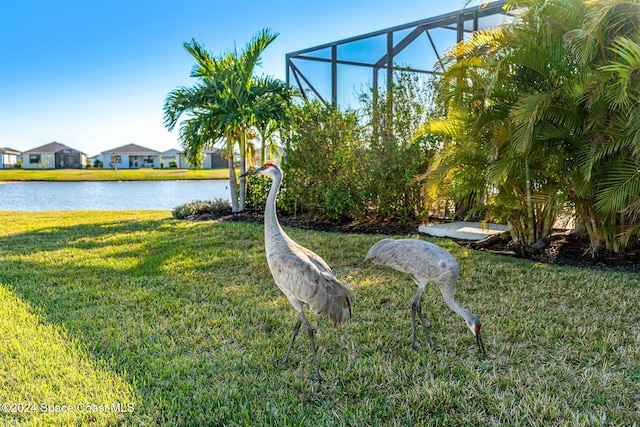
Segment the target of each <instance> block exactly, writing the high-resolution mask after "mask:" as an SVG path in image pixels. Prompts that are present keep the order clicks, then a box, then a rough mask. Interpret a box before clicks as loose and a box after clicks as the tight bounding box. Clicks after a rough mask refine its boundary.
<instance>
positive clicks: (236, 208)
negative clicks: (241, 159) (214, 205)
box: [227, 132, 241, 212]
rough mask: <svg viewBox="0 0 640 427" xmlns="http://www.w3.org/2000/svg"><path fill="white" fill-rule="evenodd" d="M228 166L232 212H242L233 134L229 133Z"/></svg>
mask: <svg viewBox="0 0 640 427" xmlns="http://www.w3.org/2000/svg"><path fill="white" fill-rule="evenodd" d="M227 150H228V151H227V164H228V165H229V190H230V191H231V212H240V210H241V209H240V205H239V203H238V180H237V179H236V167H235V164H234V158H233V133H232V132H228V133H227Z"/></svg>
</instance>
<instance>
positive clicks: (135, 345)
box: [0, 211, 640, 426]
mask: <svg viewBox="0 0 640 427" xmlns="http://www.w3.org/2000/svg"><path fill="white" fill-rule="evenodd" d="M289 232H290V235H291V236H292V237H293V238H294V239H296V240H297V241H299V242H300V243H302V244H303V245H305V246H307V247H309V248H311V249H313V250H315V251H316V252H318V253H319V254H320V255H321V256H323V257H324V258H325V260H326V261H327V262H328V263H329V264H330V265H331V266H332V267H333V268H334V271H335V272H336V274H337V276H338V277H339V278H341V279H342V280H344V281H345V282H346V283H348V284H349V286H350V290H351V293H352V295H353V319H352V320H351V321H349V322H347V324H346V325H344V326H342V327H341V328H339V329H337V330H334V329H333V327H332V326H331V324H330V322H329V321H328V320H326V319H324V318H318V317H316V316H314V315H311V314H310V315H309V316H308V317H309V319H310V320H311V322H312V323H313V324H314V325H317V329H318V332H317V335H316V345H317V346H318V357H319V361H320V369H321V371H322V375H323V377H324V382H323V383H322V384H320V385H318V384H317V383H316V382H315V381H314V380H313V362H312V360H311V355H310V351H309V343H308V338H307V336H306V334H304V333H303V332H301V333H300V336H299V337H298V340H297V341H296V344H295V346H294V350H293V352H292V355H291V357H290V361H289V364H288V365H287V366H285V367H282V366H278V365H277V364H276V363H275V362H277V361H278V360H280V359H281V358H282V357H283V356H284V352H285V350H286V347H287V345H288V341H289V338H290V333H291V328H292V326H293V324H294V322H295V312H294V310H293V309H292V308H291V306H290V305H289V303H288V302H287V300H286V298H285V297H284V296H283V295H282V294H281V293H280V291H279V290H278V289H277V287H276V285H275V284H274V283H273V280H272V279H271V276H270V273H269V270H268V267H267V263H266V259H265V255H264V246H263V230H262V226H261V225H257V224H244V223H230V222H229V223H218V222H185V221H178V220H174V219H171V217H170V213H169V212H126V211H124V212H29V213H25V212H21V213H19V212H0V404H4V405H2V406H1V407H0V408H1V409H2V410H1V411H0V425H38V426H40V425H47V426H49V425H53V426H56V425H60V426H63V425H65V426H66V425H91V426H93V425H105V426H106V425H109V426H110V425H118V424H122V425H148V426H155V425H168V426H169V425H170V426H174V425H181V426H191V425H193V426H200V425H240V426H246V425H296V426H298V425H304V426H307V425H308V426H318V425H352V426H364V425H380V426H405V425H418V426H420V425H425V426H426V425H451V426H459V425H540V426H547V425H570V426H583V425H633V424H634V423H637V422H638V420H640V386H639V384H640V276H639V275H634V274H629V273H617V272H610V271H609V272H602V271H594V270H587V269H579V268H571V267H556V266H547V265H542V264H534V263H530V262H528V261H523V260H517V259H511V258H506V257H500V256H498V255H492V254H488V253H483V252H473V251H469V250H467V249H465V248H462V247H460V246H457V245H456V244H455V243H453V242H451V241H448V240H439V239H434V240H433V241H434V242H436V243H438V244H440V245H442V246H444V247H446V248H447V249H449V250H450V251H451V252H452V253H453V254H454V255H455V256H456V257H457V258H458V260H459V261H460V266H461V275H460V279H459V282H458V290H457V292H456V297H457V299H458V301H459V303H460V304H461V305H462V306H463V307H466V308H467V309H469V310H470V311H472V312H474V313H476V314H477V315H478V316H479V317H480V319H481V320H482V321H483V334H484V335H483V337H484V341H485V345H486V347H487V352H488V354H487V356H486V357H483V356H481V355H480V354H479V353H478V349H477V347H476V344H475V340H474V338H473V336H472V335H471V333H470V332H469V330H468V329H467V328H466V326H465V325H464V322H463V321H462V319H461V318H459V317H458V316H456V315H455V314H454V313H453V312H451V311H449V309H448V308H447V307H446V306H445V305H444V302H443V301H442V298H441V297H440V295H439V293H438V291H437V289H433V288H430V289H427V292H426V293H425V297H424V303H423V306H424V309H425V310H426V311H427V312H428V316H427V317H428V319H429V323H430V326H431V336H432V338H433V340H434V343H435V344H436V346H437V347H438V351H437V352H432V351H431V350H430V349H429V347H428V346H427V345H426V339H425V337H424V335H423V334H422V333H419V334H418V341H419V343H420V344H421V347H420V348H419V350H417V351H414V350H412V349H411V343H410V325H411V319H410V305H411V299H412V297H413V295H414V294H415V285H414V284H413V282H412V281H411V279H410V278H408V277H406V276H404V275H402V274H400V273H397V272H395V271H394V270H390V269H386V268H383V267H379V266H375V265H372V264H368V263H365V262H364V261H363V258H364V255H365V254H366V252H367V250H368V249H369V247H370V246H371V245H372V244H374V243H375V242H376V241H378V240H379V239H381V238H383V237H384V236H380V235H379V236H375V235H347V234H344V235H343V234H329V233H319V232H310V231H302V230H297V229H289ZM420 332H421V331H420ZM20 405H23V406H20ZM25 405H26V406H25ZM19 411H21V412H19Z"/></svg>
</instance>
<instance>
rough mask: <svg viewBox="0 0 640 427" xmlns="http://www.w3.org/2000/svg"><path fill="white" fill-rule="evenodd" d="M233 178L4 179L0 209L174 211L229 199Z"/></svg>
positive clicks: (1, 188) (0, 191) (1, 183)
mask: <svg viewBox="0 0 640 427" xmlns="http://www.w3.org/2000/svg"><path fill="white" fill-rule="evenodd" d="M229 198H230V196H229V180H198V181H98V182H96V181H90V182H89V181H83V182H0V210H5V211H7V210H18V211H50V210H171V209H173V208H175V207H176V206H178V205H181V204H184V203H188V202H191V201H193V200H213V199H225V200H229Z"/></svg>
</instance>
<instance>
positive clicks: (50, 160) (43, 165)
mask: <svg viewBox="0 0 640 427" xmlns="http://www.w3.org/2000/svg"><path fill="white" fill-rule="evenodd" d="M33 154H38V153H33ZM55 156H56V155H55V154H54V153H41V154H40V163H30V162H29V154H23V155H22V169H54V168H55V167H56V157H55Z"/></svg>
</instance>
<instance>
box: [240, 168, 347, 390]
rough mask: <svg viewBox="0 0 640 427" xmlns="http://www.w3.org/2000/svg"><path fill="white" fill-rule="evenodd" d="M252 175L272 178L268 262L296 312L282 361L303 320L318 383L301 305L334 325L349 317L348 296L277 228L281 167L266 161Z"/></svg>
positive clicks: (315, 259) (266, 231) (266, 228)
mask: <svg viewBox="0 0 640 427" xmlns="http://www.w3.org/2000/svg"><path fill="white" fill-rule="evenodd" d="M253 174H259V175H265V176H268V177H269V178H271V180H272V181H273V182H272V184H271V188H270V189H269V196H268V197H267V203H266V206H265V211H264V242H265V250H266V253H267V262H268V264H269V269H270V270H271V275H272V276H273V280H275V282H276V284H277V285H278V288H280V290H281V291H282V292H283V293H284V294H285V296H286V297H287V299H288V300H289V303H290V304H291V305H292V306H293V308H295V309H296V310H297V311H298V320H297V321H296V324H295V326H294V327H293V335H292V336H291V342H290V343H289V348H288V349H287V354H286V355H285V357H284V360H283V361H282V364H283V365H284V364H286V363H287V360H288V359H289V354H290V353H291V348H292V347H293V342H294V341H295V339H296V335H297V334H298V330H299V329H300V324H301V322H302V321H304V324H305V326H306V327H307V333H308V335H309V340H310V342H311V353H312V354H313V361H314V363H315V368H316V378H317V380H318V382H321V381H322V377H321V376H320V368H319V367H318V358H317V356H316V347H315V344H314V341H313V328H312V327H311V325H310V324H309V321H308V320H307V318H306V317H305V315H304V311H303V309H304V305H305V304H307V305H308V306H309V307H310V308H311V311H313V312H314V313H315V314H327V315H328V316H329V319H330V320H331V321H332V322H333V326H334V327H337V326H339V325H340V324H342V323H343V322H344V321H345V320H346V319H347V317H351V295H350V294H349V291H348V290H347V288H346V287H345V286H344V285H343V284H342V283H340V281H338V279H336V277H335V276H334V274H333V272H332V271H331V268H330V267H329V266H328V265H327V263H326V262H324V260H323V259H322V258H320V257H319V256H318V255H317V254H315V253H314V252H312V251H310V250H309V249H307V248H305V247H303V246H300V245H299V244H297V243H296V242H294V241H293V240H292V239H291V238H290V237H289V236H287V234H286V233H285V232H284V230H282V227H280V223H279V222H278V217H277V216H276V196H277V194H278V189H279V188H280V184H281V183H282V170H280V168H279V167H278V166H277V165H275V164H274V163H265V164H264V165H263V166H262V167H261V168H258V169H256V170H253V171H249V172H247V173H245V174H244V176H246V175H253Z"/></svg>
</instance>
